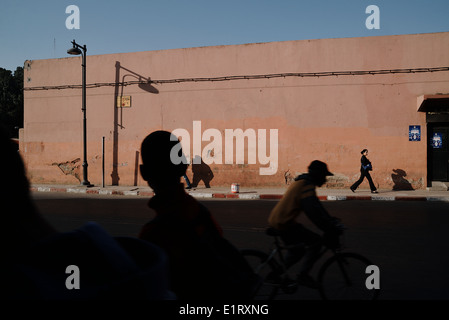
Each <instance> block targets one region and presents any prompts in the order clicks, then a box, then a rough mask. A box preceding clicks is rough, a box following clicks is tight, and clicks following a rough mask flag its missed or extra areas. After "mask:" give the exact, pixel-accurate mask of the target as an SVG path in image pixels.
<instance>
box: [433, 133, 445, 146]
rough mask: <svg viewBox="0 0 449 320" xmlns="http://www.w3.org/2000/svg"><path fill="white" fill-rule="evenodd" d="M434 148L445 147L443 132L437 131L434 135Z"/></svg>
mask: <svg viewBox="0 0 449 320" xmlns="http://www.w3.org/2000/svg"><path fill="white" fill-rule="evenodd" d="M432 148H434V149H441V148H443V134H442V133H438V132H435V133H434V135H433V137H432Z"/></svg>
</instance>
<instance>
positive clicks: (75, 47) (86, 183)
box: [67, 40, 91, 186]
mask: <svg viewBox="0 0 449 320" xmlns="http://www.w3.org/2000/svg"><path fill="white" fill-rule="evenodd" d="M72 44H73V47H72V48H70V49H69V50H67V53H68V54H72V55H80V54H82V56H83V64H82V67H83V85H82V87H83V89H82V91H83V92H82V95H83V98H82V99H83V101H82V108H81V110H82V111H83V181H82V182H81V184H82V185H83V186H90V185H91V184H90V182H89V180H88V179H87V166H88V164H87V130H86V122H87V118H86V52H87V47H86V45H84V46H80V45H79V44H77V43H76V42H75V40H73V41H72ZM80 49H81V50H82V51H81V50H80Z"/></svg>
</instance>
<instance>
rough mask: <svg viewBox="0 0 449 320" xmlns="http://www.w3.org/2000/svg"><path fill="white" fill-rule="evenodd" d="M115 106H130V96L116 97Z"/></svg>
mask: <svg viewBox="0 0 449 320" xmlns="http://www.w3.org/2000/svg"><path fill="white" fill-rule="evenodd" d="M117 108H131V96H119V97H117Z"/></svg>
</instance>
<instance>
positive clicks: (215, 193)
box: [31, 184, 449, 202]
mask: <svg viewBox="0 0 449 320" xmlns="http://www.w3.org/2000/svg"><path fill="white" fill-rule="evenodd" d="M286 189H287V187H277V188H276V187H273V188H261V187H254V188H249V187H248V188H245V187H242V186H241V187H240V192H239V193H232V192H231V186H229V188H227V187H211V188H205V187H204V186H201V185H200V186H198V188H194V189H191V190H186V191H187V192H188V193H189V194H190V195H192V196H193V197H195V198H201V199H245V200H265V199H272V200H278V199H281V198H282V195H283V194H284V192H285V191H286ZM31 191H33V192H69V193H86V194H99V195H124V196H143V197H152V196H153V195H154V193H153V190H152V189H151V188H150V187H144V186H106V187H105V188H102V187H101V186H93V187H86V186H81V185H37V184H35V185H32V186H31ZM378 191H379V193H378V194H372V193H371V192H370V191H369V190H368V189H359V190H357V191H356V192H355V193H353V192H352V191H351V190H349V188H348V189H326V188H318V189H317V194H318V197H319V198H320V200H322V201H344V200H374V201H375V200H380V201H445V202H449V191H428V190H425V189H424V190H401V191H392V190H378Z"/></svg>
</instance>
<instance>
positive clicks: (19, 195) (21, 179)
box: [0, 129, 29, 207]
mask: <svg viewBox="0 0 449 320" xmlns="http://www.w3.org/2000/svg"><path fill="white" fill-rule="evenodd" d="M0 150H1V153H2V156H1V157H0V168H1V170H2V183H0V197H1V198H2V199H3V202H2V206H4V207H7V204H6V203H5V201H10V200H13V198H15V199H23V198H28V197H29V183H28V179H27V177H26V175H25V167H24V165H23V161H22V158H21V156H20V154H19V152H17V148H16V146H14V143H13V141H12V140H11V139H9V138H8V136H7V135H6V133H5V132H4V131H3V130H1V129H0Z"/></svg>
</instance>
